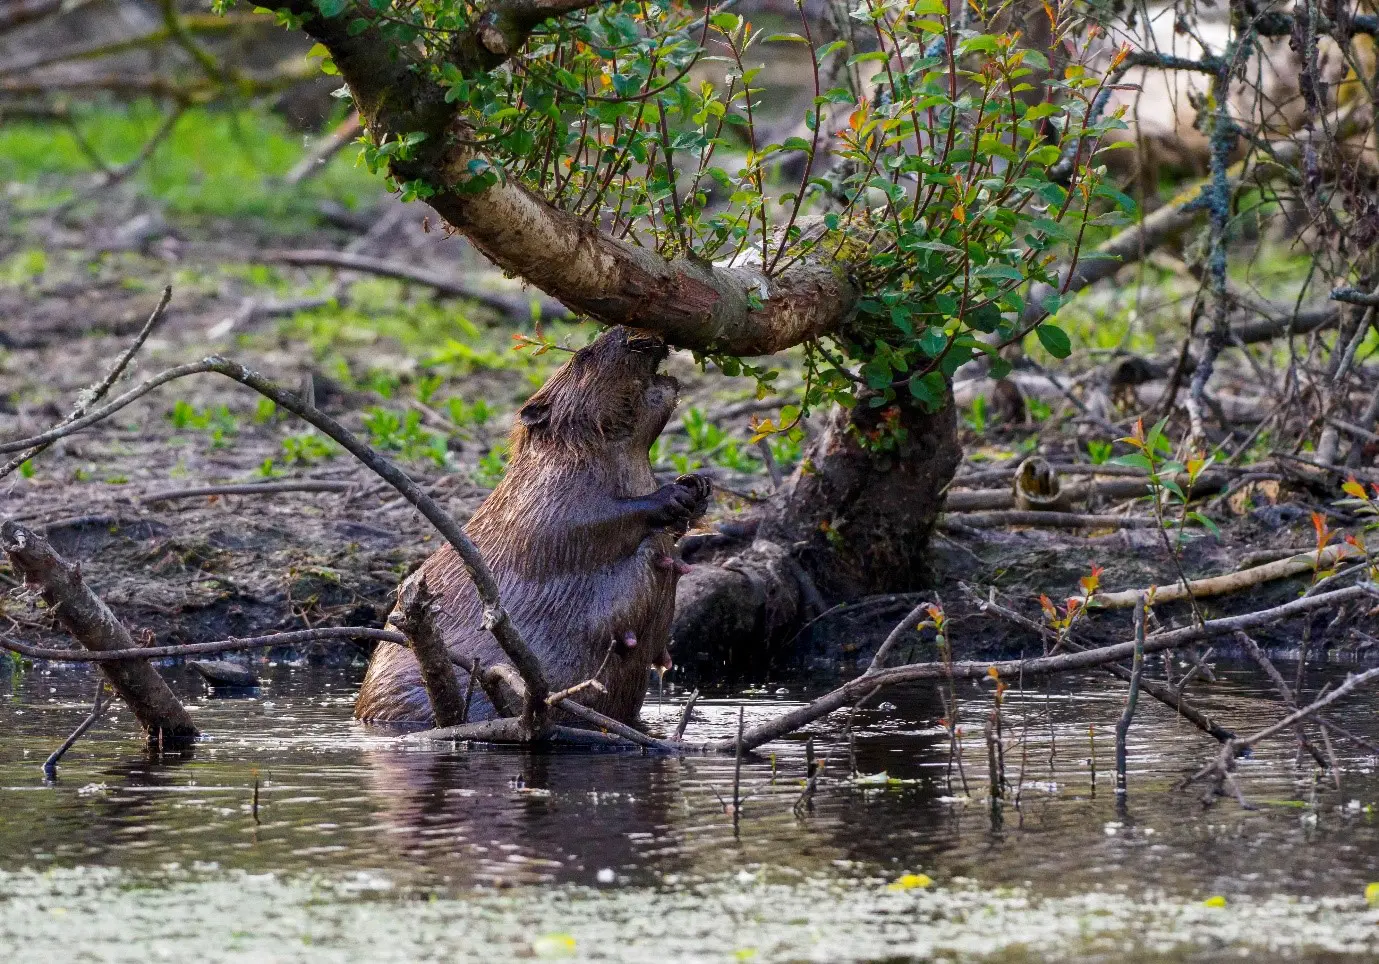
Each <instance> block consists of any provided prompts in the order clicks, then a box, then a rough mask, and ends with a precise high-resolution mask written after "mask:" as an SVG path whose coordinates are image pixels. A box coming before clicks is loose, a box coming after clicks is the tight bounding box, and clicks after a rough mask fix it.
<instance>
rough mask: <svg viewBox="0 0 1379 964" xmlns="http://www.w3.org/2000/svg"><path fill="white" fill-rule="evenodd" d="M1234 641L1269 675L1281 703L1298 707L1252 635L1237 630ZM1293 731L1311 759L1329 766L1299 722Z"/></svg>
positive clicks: (1290, 688) (1274, 667)
mask: <svg viewBox="0 0 1379 964" xmlns="http://www.w3.org/2000/svg"><path fill="white" fill-rule="evenodd" d="M1235 641H1236V642H1237V643H1239V644H1240V646H1241V647H1242V648H1243V649H1244V650H1245V651H1246V652H1247V653H1249V654H1250V657H1251V658H1252V659H1253V660H1254V661H1255V662H1256V663H1258V664H1259V668H1260V669H1262V670H1264V675H1266V676H1268V677H1269V680H1270V681H1271V682H1272V683H1273V684H1274V689H1276V690H1278V695H1279V696H1280V697H1282V699H1283V705H1284V706H1286V707H1288V709H1290V710H1296V709H1297V708H1298V701H1297V697H1295V696H1294V695H1293V688H1292V687H1291V686H1289V685H1288V681H1287V680H1285V679H1284V678H1283V674H1282V673H1280V672H1279V671H1278V667H1276V666H1275V665H1274V663H1273V661H1272V660H1271V659H1269V657H1268V656H1265V655H1264V650H1262V649H1260V648H1259V644H1258V643H1256V642H1255V641H1254V637H1253V636H1251V635H1250V634H1249V633H1244V632H1237V633H1236V634H1235ZM1318 722H1319V723H1322V725H1323V726H1325V725H1326V724H1325V722H1324V721H1322V720H1320V719H1319V720H1318ZM1294 731H1295V732H1296V733H1297V737H1298V746H1300V747H1302V748H1303V749H1304V750H1306V751H1307V752H1308V753H1309V754H1311V756H1312V759H1314V760H1316V761H1317V765H1318V766H1320V767H1322V768H1326V767H1329V766H1330V761H1328V760H1327V758H1326V757H1325V756H1323V755H1322V752H1321V751H1320V750H1318V749H1317V748H1316V747H1315V746H1314V745H1313V744H1312V741H1311V740H1309V739H1308V738H1307V733H1306V731H1304V730H1303V727H1302V724H1301V723H1299V724H1298V725H1297V726H1296V727H1294Z"/></svg>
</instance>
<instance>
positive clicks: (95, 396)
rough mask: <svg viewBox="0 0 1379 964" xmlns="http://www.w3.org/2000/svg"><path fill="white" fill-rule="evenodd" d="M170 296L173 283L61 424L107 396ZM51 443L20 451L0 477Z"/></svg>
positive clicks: (144, 340)
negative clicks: (101, 376) (129, 343)
mask: <svg viewBox="0 0 1379 964" xmlns="http://www.w3.org/2000/svg"><path fill="white" fill-rule="evenodd" d="M171 300H172V285H168V286H167V287H165V288H164V289H163V294H162V297H160V298H159V299H158V305H157V307H155V308H154V309H153V313H152V314H150V315H149V316H148V320H147V321H146V322H144V327H143V328H141V329H139V334H138V335H136V336H135V338H134V342H133V343H132V344H131V345H130V346H129V347H128V348H127V349H125V353H124V354H123V355H121V356H120V357H119V359H118V360H117V361H116V362H115V364H114V366H113V367H112V368H111V369H110V371H109V372H107V373H106V376H105V378H103V379H101V381H100V382H99V383H98V384H96V385H95V386H94V387H93V388H92V389H91V392H90V394H89V395H87V396H85V397H83V398H80V399H78V401H77V404H76V405H75V406H73V408H72V413H71V414H70V415H68V416H67V418H66V419H65V420H64V421H63V423H62V424H63V425H71V424H72V423H74V422H76V421H78V420H79V419H80V418H81V417H82V416H83V415H85V414H86V413H87V412H88V411H90V410H91V406H92V405H94V404H96V403H97V402H99V401H100V400H101V399H102V398H104V397H105V396H106V394H107V393H108V392H109V391H110V389H111V387H112V386H113V385H114V384H115V382H117V381H118V380H119V378H120V376H121V375H123V374H124V370H125V369H126V368H128V367H129V363H130V362H132V361H133V360H134V356H135V355H137V354H138V353H139V350H140V349H141V348H143V347H144V342H146V341H148V337H149V335H151V334H153V329H155V328H157V327H158V322H159V321H161V320H162V318H163V313H164V312H166V311H167V310H168V302H170V301H171ZM50 445H52V442H39V443H36V444H34V445H33V447H32V448H30V449H29V450H28V451H26V452H23V454H21V455H20V456H19V457H18V458H16V459H14V460H12V461H10V462H9V463H7V464H6V465H4V466H3V467H0V479H3V478H4V477H5V476H7V475H9V474H10V473H11V472H13V471H14V470H15V469H17V468H19V467H20V466H21V465H23V464H24V463H25V462H27V461H29V459H32V458H35V457H37V456H39V455H41V454H43V452H44V451H45V450H46V449H47V448H48V447H49V446H50ZM14 451H19V450H18V449H6V448H3V447H0V454H5V453H7V452H14Z"/></svg>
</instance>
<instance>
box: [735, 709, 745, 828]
mask: <svg viewBox="0 0 1379 964" xmlns="http://www.w3.org/2000/svg"><path fill="white" fill-rule="evenodd" d="M746 710H747V708H746V707H745V706H739V707H738V708H737V740H736V741H734V747H735V752H734V754H733V826H734V828H736V826H737V818H738V817H739V816H740V815H741V813H742V753H743V749H742V730H743V727H744V721H745V720H746V718H747V717H746Z"/></svg>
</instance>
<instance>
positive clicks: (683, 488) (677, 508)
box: [647, 475, 713, 529]
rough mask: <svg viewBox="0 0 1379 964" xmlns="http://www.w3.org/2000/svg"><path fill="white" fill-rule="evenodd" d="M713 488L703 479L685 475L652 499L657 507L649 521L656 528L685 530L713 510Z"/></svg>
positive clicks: (660, 489)
mask: <svg viewBox="0 0 1379 964" xmlns="http://www.w3.org/2000/svg"><path fill="white" fill-rule="evenodd" d="M712 491H713V486H712V484H711V483H710V482H709V480H708V479H706V478H705V477H704V476H702V475H682V476H680V477H679V478H678V479H676V480H675V481H674V482H672V483H670V485H663V486H661V487H660V488H659V489H657V490H656V492H655V493H653V494H652V496H651V501H652V503H653V505H654V507H653V508H652V510H651V517H650V518H649V519H648V520H647V521H648V522H649V524H650V525H651V527H652V528H655V529H660V528H667V527H681V528H683V527H685V526H687V525H688V524H689V523H690V522H691V521H692V520H694V519H697V518H699V517H700V516H701V515H703V514H704V511H705V510H706V509H708V507H709V495H710V493H711V492H712Z"/></svg>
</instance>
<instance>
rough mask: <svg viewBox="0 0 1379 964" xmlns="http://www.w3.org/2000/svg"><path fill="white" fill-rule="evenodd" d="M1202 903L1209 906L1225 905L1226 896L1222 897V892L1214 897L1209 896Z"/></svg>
mask: <svg viewBox="0 0 1379 964" xmlns="http://www.w3.org/2000/svg"><path fill="white" fill-rule="evenodd" d="M1202 903H1203V904H1205V905H1206V906H1207V907H1225V906H1226V898H1224V897H1222V896H1221V895H1220V894H1217V895H1216V896H1214V897H1208V898H1207V899H1206V900H1204V901H1202Z"/></svg>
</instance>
